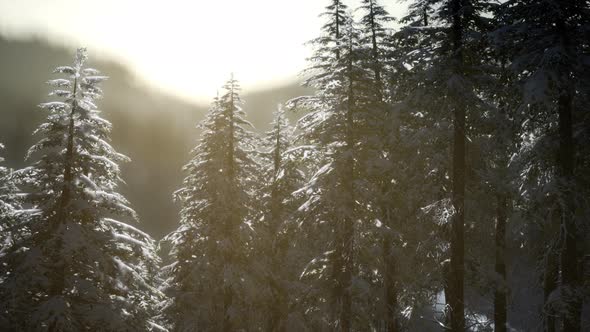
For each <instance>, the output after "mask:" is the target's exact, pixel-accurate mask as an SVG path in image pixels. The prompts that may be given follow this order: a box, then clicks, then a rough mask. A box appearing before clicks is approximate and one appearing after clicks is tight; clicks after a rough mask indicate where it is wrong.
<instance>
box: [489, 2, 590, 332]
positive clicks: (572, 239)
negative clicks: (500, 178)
mask: <svg viewBox="0 0 590 332" xmlns="http://www.w3.org/2000/svg"><path fill="white" fill-rule="evenodd" d="M500 15H501V19H502V21H503V23H504V26H503V27H501V28H500V29H498V31H497V33H498V37H499V38H498V39H499V40H500V44H501V45H502V46H503V48H504V50H506V51H507V52H506V55H507V56H508V57H509V59H510V60H511V68H512V69H513V70H514V71H515V75H518V77H519V78H520V79H521V80H522V83H523V89H524V95H523V98H522V103H521V107H520V109H519V110H520V111H521V112H522V113H524V114H528V115H529V118H530V119H529V121H528V122H527V123H526V129H527V131H528V135H526V136H523V138H525V140H524V141H523V153H521V154H520V156H521V161H523V164H524V165H525V166H526V168H524V171H523V175H524V177H526V178H529V179H530V178H536V181H535V180H533V181H531V182H529V183H530V184H532V185H533V186H532V187H529V190H528V192H525V193H526V194H527V196H529V197H530V194H531V193H534V192H540V191H544V192H545V194H544V195H537V197H536V198H542V197H543V196H544V197H551V198H552V201H553V203H552V204H544V207H550V209H552V210H553V212H549V214H553V215H556V216H557V219H558V220H559V222H558V224H559V227H557V228H558V229H559V230H560V232H559V238H554V239H553V240H550V241H551V243H553V244H550V245H548V246H547V247H546V248H547V250H546V252H545V256H546V259H545V262H546V266H545V268H544V270H545V278H544V279H545V285H544V288H545V301H546V304H545V311H546V313H547V314H546V315H545V329H546V330H547V331H555V330H556V324H557V323H558V322H559V320H562V328H563V329H564V330H565V331H580V330H581V329H582V327H581V311H582V303H583V297H582V294H583V292H582V291H581V289H582V288H581V287H582V284H583V281H582V271H580V268H579V267H580V266H582V264H581V263H582V258H583V252H584V248H583V246H580V245H579V243H583V242H581V241H583V240H584V239H587V235H586V234H587V233H586V232H587V228H586V226H584V223H583V222H582V220H581V219H580V217H579V216H581V215H584V213H587V208H586V206H587V204H586V203H585V202H584V199H582V198H581V197H584V195H586V196H587V191H586V190H585V188H583V187H580V184H582V183H584V182H585V177H586V176H587V172H584V171H577V170H576V168H577V163H578V162H579V161H582V160H584V159H583V158H581V157H580V156H581V155H582V154H580V151H582V150H583V148H582V147H583V146H585V145H586V144H584V143H582V142H583V139H584V138H587V137H588V136H587V132H588V131H587V129H585V127H584V119H585V116H584V114H585V113H587V112H584V110H585V106H583V105H584V104H583V103H584V100H587V92H588V84H587V83H586V82H585V81H586V80H585V79H584V78H585V77H587V75H588V72H589V63H588V48H589V45H588V42H587V41H588V37H589V36H588V31H589V30H588V27H589V26H590V5H589V4H588V2H587V1H577V0H571V1H539V0H519V1H507V2H505V3H503V4H502V10H501V11H500ZM526 160H528V162H526ZM555 161H556V162H555ZM539 171H540V172H539ZM539 190H540V191H539ZM534 196H535V195H534V194H533V197H534ZM547 203H549V202H547ZM548 219H552V218H548ZM551 224H552V222H551V221H549V222H548V223H545V226H546V227H548V228H550V227H552V226H551ZM558 256H559V264H558V263H557V261H558V258H557V257H558ZM557 308H563V310H561V309H557ZM554 316H557V317H558V318H560V319H557V320H556V319H554Z"/></svg>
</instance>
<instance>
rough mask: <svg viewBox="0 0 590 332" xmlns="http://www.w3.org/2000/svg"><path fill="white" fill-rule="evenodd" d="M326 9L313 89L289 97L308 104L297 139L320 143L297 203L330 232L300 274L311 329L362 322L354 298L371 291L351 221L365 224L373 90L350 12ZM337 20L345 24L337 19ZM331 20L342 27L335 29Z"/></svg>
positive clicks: (344, 328)
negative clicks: (307, 93)
mask: <svg viewBox="0 0 590 332" xmlns="http://www.w3.org/2000/svg"><path fill="white" fill-rule="evenodd" d="M332 10H334V5H332V6H329V7H327V12H326V14H324V15H325V16H327V17H329V18H330V21H329V22H328V23H327V24H326V25H325V26H324V30H323V35H322V37H320V38H318V39H316V40H315V41H314V45H315V46H316V51H315V54H314V56H313V57H312V59H311V60H312V65H311V67H310V68H309V72H310V73H311V78H310V79H309V80H308V81H307V84H308V85H311V86H313V87H315V88H317V89H318V93H317V95H316V96H314V97H311V98H303V99H296V100H294V101H292V103H291V104H295V103H297V104H299V105H303V106H305V107H306V108H307V109H309V111H310V112H309V113H308V114H306V115H305V116H304V117H303V118H302V119H300V120H299V122H298V127H299V128H300V130H301V133H300V136H299V138H298V139H299V140H300V141H302V142H305V143H306V144H310V145H313V146H315V147H316V148H317V149H318V150H321V151H322V156H321V158H318V162H321V164H318V166H317V169H316V171H315V174H314V175H313V176H311V178H310V180H309V181H308V183H307V184H306V185H305V186H303V188H301V189H300V190H299V191H298V193H300V194H303V195H304V197H305V203H304V204H303V205H302V206H301V208H300V213H301V215H302V218H303V219H304V220H306V221H308V222H309V221H311V222H312V223H317V224H315V225H313V226H312V225H309V224H308V225H307V227H306V228H307V230H306V231H308V232H309V231H313V232H321V233H323V234H326V235H327V236H328V238H327V239H326V240H325V241H327V243H325V245H324V250H325V253H324V254H323V255H320V256H318V257H316V258H315V259H314V260H312V261H311V262H310V264H308V266H307V267H306V269H305V271H304V274H303V278H304V280H309V281H310V282H311V286H310V287H311V289H310V291H309V293H308V295H307V296H308V298H312V299H313V300H314V301H311V302H310V303H309V308H308V309H307V312H308V313H309V316H308V317H309V319H310V321H311V328H312V329H321V328H324V329H325V328H327V326H330V328H331V329H336V330H339V331H350V330H351V329H354V328H366V326H367V325H368V324H369V323H368V321H369V320H368V319H367V318H366V317H367V316H370V314H369V313H367V312H366V311H367V310H366V309H367V308H366V307H361V306H359V305H356V304H358V303H359V301H360V300H359V296H361V297H362V296H370V295H369V292H367V290H368V289H370V287H369V286H368V281H367V280H366V279H365V278H362V277H361V275H362V274H363V272H360V271H361V270H363V271H364V270H365V269H362V268H361V269H359V265H358V262H357V261H356V260H355V257H357V255H362V254H361V253H359V252H358V250H361V249H365V247H364V246H362V245H357V244H356V242H357V241H361V239H360V238H361V236H363V235H364V234H367V233H366V232H365V231H361V230H360V229H357V228H358V227H361V228H364V227H366V223H365V222H364V221H366V220H363V218H364V217H365V214H363V213H361V212H360V211H359V209H363V211H364V209H366V208H367V205H366V200H365V198H364V197H363V194H364V193H365V192H367V190H365V189H366V188H365V187H366V185H367V184H366V183H365V182H364V181H363V177H362V176H360V174H359V172H360V171H361V170H360V169H361V168H362V166H361V167H359V165H363V164H364V160H363V158H361V157H360V156H362V155H363V153H364V149H365V148H366V147H367V146H369V145H370V144H369V143H368V142H369V141H370V138H369V137H370V136H371V135H370V134H369V133H368V131H366V128H368V127H367V123H368V118H369V117H368V111H367V109H366V108H365V107H364V106H366V105H367V104H368V99H369V98H370V94H371V93H372V92H373V91H368V89H370V84H368V83H370V82H371V81H370V74H369V73H368V71H367V70H366V69H365V68H364V67H363V66H362V61H363V59H364V58H363V54H366V53H365V52H364V51H363V47H362V45H361V44H360V35H359V31H358V30H357V29H356V27H354V26H353V22H352V20H351V19H350V18H349V17H347V16H340V15H335V14H330V13H331V11H332ZM336 18H337V19H336ZM340 20H341V21H340ZM338 22H340V23H338ZM342 22H345V23H346V25H344V26H342V25H341V23H342ZM335 26H339V27H340V30H337V31H335V30H334V28H333V27H335ZM373 99H374V97H373ZM363 166H364V165H363ZM359 202H360V203H359ZM359 222H360V224H359ZM366 270H370V269H366ZM355 271H359V274H357V273H356V272H355ZM353 302H356V303H353ZM327 313H329V315H330V318H329V320H327V321H326V320H325V318H324V317H322V315H326V314H327ZM317 314H319V316H316V315H317ZM357 324H358V327H357Z"/></svg>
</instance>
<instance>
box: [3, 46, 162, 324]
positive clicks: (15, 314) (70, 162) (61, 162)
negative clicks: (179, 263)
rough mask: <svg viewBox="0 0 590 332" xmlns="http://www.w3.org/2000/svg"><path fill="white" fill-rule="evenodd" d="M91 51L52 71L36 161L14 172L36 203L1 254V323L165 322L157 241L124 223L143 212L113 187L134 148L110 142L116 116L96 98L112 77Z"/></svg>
mask: <svg viewBox="0 0 590 332" xmlns="http://www.w3.org/2000/svg"><path fill="white" fill-rule="evenodd" d="M86 59H87V55H86V50H85V49H78V51H77V53H76V57H75V61H74V64H73V66H62V67H58V68H57V69H56V70H55V72H56V73H60V74H64V75H65V78H60V79H54V80H51V81H49V84H50V85H51V86H52V87H54V88H55V89H54V90H53V92H52V93H51V95H52V96H55V97H57V98H59V99H60V100H59V101H53V102H48V103H44V104H41V108H42V109H44V110H46V111H47V112H48V117H47V121H46V122H45V123H43V124H41V125H40V126H39V127H38V129H37V131H36V134H38V135H42V138H41V140H40V141H39V142H38V143H37V144H35V145H33V146H32V147H31V149H30V150H29V153H28V159H30V160H34V161H33V163H32V164H31V166H29V167H27V168H24V169H22V170H18V171H16V172H15V173H14V174H13V177H14V178H15V179H16V182H17V184H18V185H19V187H20V188H21V189H22V190H23V192H25V193H26V195H25V203H27V204H28V205H30V206H32V207H33V209H31V210H30V212H29V214H28V216H27V221H26V222H21V223H18V224H17V226H18V229H16V230H15V231H14V232H18V237H16V236H15V237H13V239H12V242H11V244H10V247H9V248H7V249H6V250H4V251H3V253H2V256H1V257H0V265H3V269H2V275H0V297H1V298H2V299H3V300H2V302H1V303H0V316H2V319H0V322H2V324H4V325H3V326H2V329H3V330H9V331H32V330H34V331H87V330H94V331H96V330H101V331H152V330H160V328H159V326H158V325H157V324H155V323H154V322H153V317H154V316H155V312H154V310H153V309H154V308H155V305H156V303H157V302H158V301H159V300H160V297H161V293H160V292H159V291H158V290H157V289H156V288H155V286H156V285H154V283H153V277H152V276H153V275H154V273H155V272H156V271H157V264H158V260H159V258H158V256H157V255H156V254H155V243H154V241H153V240H152V239H151V238H150V236H149V235H147V234H145V233H143V232H142V231H140V230H138V229H136V228H135V227H133V226H131V225H129V224H127V223H126V222H124V220H130V221H132V220H134V219H135V218H136V215H135V212H134V211H133V210H132V209H131V208H130V207H129V206H128V202H127V200H126V199H125V198H124V197H123V196H121V195H120V194H119V193H117V192H116V189H117V184H118V183H119V182H120V181H121V180H120V169H119V166H118V165H117V163H118V162H122V161H126V160H127V157H125V156H123V155H121V154H119V153H117V152H116V151H115V150H114V149H113V148H112V147H111V145H110V144H109V143H108V139H109V138H108V134H109V131H110V128H111V124H110V123H109V122H108V121H106V120H104V119H103V118H101V117H100V112H99V111H98V110H97V108H96V106H95V104H94V101H95V99H97V98H98V97H100V95H101V89H100V88H99V86H98V84H99V83H100V82H102V81H104V80H105V79H106V77H104V76H100V74H99V72H98V71H97V70H95V69H91V68H86V67H85V62H86ZM115 218H117V219H121V220H116V219H115Z"/></svg>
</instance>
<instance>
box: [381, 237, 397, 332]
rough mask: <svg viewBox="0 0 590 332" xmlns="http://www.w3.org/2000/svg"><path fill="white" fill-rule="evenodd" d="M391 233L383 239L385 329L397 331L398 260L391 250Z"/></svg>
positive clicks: (390, 331)
mask: <svg viewBox="0 0 590 332" xmlns="http://www.w3.org/2000/svg"><path fill="white" fill-rule="evenodd" d="M391 246H392V241H391V235H390V234H389V233H388V234H386V235H385V238H384V239H383V262H384V263H385V271H384V272H385V273H384V280H383V283H384V286H385V331H386V332H397V331H398V326H397V311H398V303H397V293H398V290H397V285H396V281H395V276H396V274H397V273H396V272H397V271H396V261H395V256H393V253H392V252H391Z"/></svg>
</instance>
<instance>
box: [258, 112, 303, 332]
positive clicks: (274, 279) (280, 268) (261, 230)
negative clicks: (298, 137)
mask: <svg viewBox="0 0 590 332" xmlns="http://www.w3.org/2000/svg"><path fill="white" fill-rule="evenodd" d="M293 139H294V136H293V128H292V127H291V126H290V125H289V121H288V119H287V115H286V114H285V111H284V109H283V108H282V107H279V108H278V109H277V110H276V111H275V113H274V119H273V122H272V129H271V130H270V131H268V132H267V133H266V134H265V136H264V138H263V142H262V144H263V146H262V148H263V149H264V150H263V152H262V161H263V165H264V167H263V172H262V178H261V180H262V181H261V183H262V188H261V189H260V191H259V193H258V197H259V198H260V207H261V214H262V216H261V219H260V220H259V221H258V222H257V223H256V224H255V226H256V227H255V229H256V230H257V232H256V233H257V236H256V243H255V245H254V247H255V248H256V250H255V252H256V255H257V256H258V257H259V258H258V260H257V261H258V262H262V263H263V264H264V266H263V268H262V269H260V271H259V272H258V273H259V274H260V275H261V276H262V277H263V278H264V279H265V280H264V284H265V285H266V286H267V287H266V288H262V289H261V290H260V291H266V292H267V294H268V296H265V297H266V298H267V299H268V300H266V301H265V303H263V304H262V305H263V306H268V308H269V312H270V314H268V313H266V311H263V312H265V314H266V315H265V316H263V317H261V319H266V320H268V324H267V325H266V328H264V330H267V331H286V330H287V328H288V327H291V329H293V328H294V327H295V326H302V324H303V323H302V322H301V321H302V313H301V312H300V310H299V307H298V304H297V302H296V301H297V297H298V295H299V294H301V293H302V288H303V287H302V284H301V282H299V274H300V273H301V270H302V269H303V267H304V265H305V263H307V261H308V260H309V259H310V258H311V257H309V242H308V241H306V240H305V239H304V237H303V236H302V234H304V233H302V232H301V230H300V229H299V227H298V226H299V225H298V223H297V222H296V219H295V214H296V212H297V208H298V207H299V206H300V205H301V203H302V202H301V199H300V198H299V197H296V196H294V195H293V193H294V192H295V191H296V190H297V189H299V188H300V187H301V185H302V184H303V183H304V181H305V174H304V173H303V171H302V170H301V169H300V161H299V158H300V156H299V152H300V151H299V150H298V149H297V148H293Z"/></svg>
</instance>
